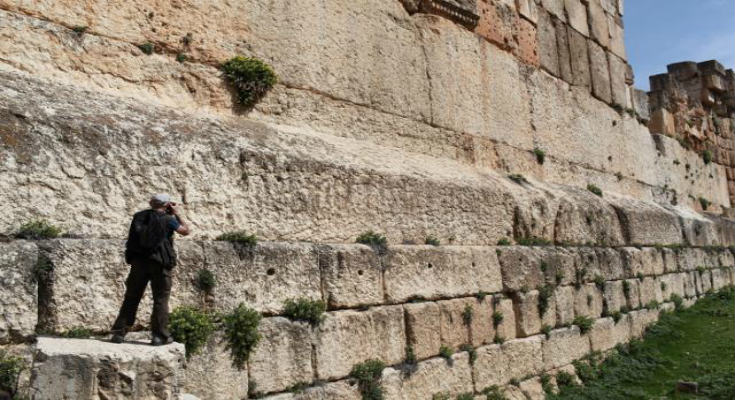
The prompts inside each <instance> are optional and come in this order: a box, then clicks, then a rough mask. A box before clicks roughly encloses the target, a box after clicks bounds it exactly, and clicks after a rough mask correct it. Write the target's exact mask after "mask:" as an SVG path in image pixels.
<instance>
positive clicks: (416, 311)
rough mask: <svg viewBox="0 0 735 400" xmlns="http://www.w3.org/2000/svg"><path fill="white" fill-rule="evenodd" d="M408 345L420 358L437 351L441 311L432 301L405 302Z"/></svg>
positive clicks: (429, 355) (432, 354)
mask: <svg viewBox="0 0 735 400" xmlns="http://www.w3.org/2000/svg"><path fill="white" fill-rule="evenodd" d="M403 309H404V311H405V318H406V338H407V340H408V346H411V348H412V349H413V351H414V354H416V358H418V359H419V360H422V359H424V358H429V357H432V356H434V355H436V354H438V353H439V348H440V347H441V344H442V341H441V311H440V310H439V306H438V305H437V304H436V303H434V302H424V303H415V304H405V305H404V306H403Z"/></svg>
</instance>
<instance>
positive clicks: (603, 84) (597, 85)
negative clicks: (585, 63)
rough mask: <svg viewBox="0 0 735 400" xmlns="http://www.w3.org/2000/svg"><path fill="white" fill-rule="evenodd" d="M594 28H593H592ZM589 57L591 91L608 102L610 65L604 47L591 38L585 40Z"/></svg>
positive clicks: (610, 99)
mask: <svg viewBox="0 0 735 400" xmlns="http://www.w3.org/2000/svg"><path fill="white" fill-rule="evenodd" d="M593 28H594V27H593ZM593 30H594V29H593ZM587 45H588V46H589V47H588V49H589V57H590V74H591V76H592V93H593V94H594V95H595V97H597V98H598V99H600V100H602V101H604V102H606V103H610V102H611V101H612V92H611V86H610V67H609V64H608V61H607V53H605V49H603V48H602V47H600V45H598V44H597V43H595V42H593V41H592V40H589V41H587Z"/></svg>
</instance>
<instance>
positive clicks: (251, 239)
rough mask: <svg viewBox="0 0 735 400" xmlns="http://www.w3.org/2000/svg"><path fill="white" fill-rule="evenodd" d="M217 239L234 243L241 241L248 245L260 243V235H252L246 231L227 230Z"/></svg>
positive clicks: (252, 245)
mask: <svg viewBox="0 0 735 400" xmlns="http://www.w3.org/2000/svg"><path fill="white" fill-rule="evenodd" d="M215 240H220V241H224V242H232V243H240V244H243V245H245V246H248V247H254V246H255V245H256V244H258V237H257V236H255V235H250V234H248V233H247V232H245V231H235V232H227V233H223V234H221V235H219V236H217V238H216V239H215Z"/></svg>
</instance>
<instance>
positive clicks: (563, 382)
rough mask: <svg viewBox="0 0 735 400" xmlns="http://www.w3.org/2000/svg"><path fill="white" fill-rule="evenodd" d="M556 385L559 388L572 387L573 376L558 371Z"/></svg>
mask: <svg viewBox="0 0 735 400" xmlns="http://www.w3.org/2000/svg"><path fill="white" fill-rule="evenodd" d="M556 384H557V386H559V387H560V388H561V387H566V386H574V384H575V382H574V376H573V375H572V374H570V373H569V372H567V371H559V373H558V374H556Z"/></svg>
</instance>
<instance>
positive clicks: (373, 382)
mask: <svg viewBox="0 0 735 400" xmlns="http://www.w3.org/2000/svg"><path fill="white" fill-rule="evenodd" d="M383 369H385V363H384V362H382V361H380V360H367V361H365V362H363V363H360V364H357V365H355V366H354V367H352V371H350V377H351V378H353V379H355V380H357V385H358V387H359V389H360V394H361V395H362V399H363V400H382V399H383V387H382V386H381V385H380V376H381V374H382V372H383Z"/></svg>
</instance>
